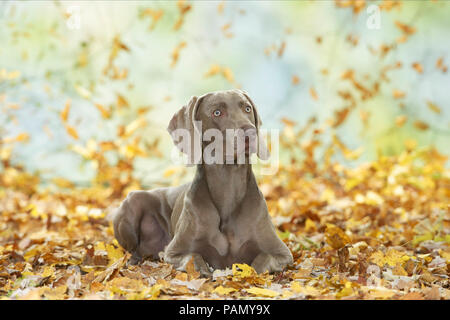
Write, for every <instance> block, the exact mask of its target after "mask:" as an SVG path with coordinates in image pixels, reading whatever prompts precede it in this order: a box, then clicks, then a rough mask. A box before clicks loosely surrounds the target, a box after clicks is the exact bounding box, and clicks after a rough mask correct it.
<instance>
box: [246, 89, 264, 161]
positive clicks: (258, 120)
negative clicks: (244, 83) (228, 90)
mask: <svg viewBox="0 0 450 320" xmlns="http://www.w3.org/2000/svg"><path fill="white" fill-rule="evenodd" d="M239 91H240V92H241V93H242V94H243V95H244V96H245V97H246V98H247V100H248V101H249V102H250V104H251V105H252V107H253V114H254V115H255V126H256V132H257V135H258V149H257V150H258V151H257V152H256V155H257V156H258V158H260V159H261V160H267V159H269V157H270V152H269V150H267V145H266V142H265V141H264V137H263V136H262V135H261V134H260V132H259V128H260V127H261V125H262V122H261V118H260V117H259V114H258V111H257V110H256V106H255V103H254V102H253V100H252V99H251V98H250V97H249V96H248V94H247V92H245V91H243V90H239Z"/></svg>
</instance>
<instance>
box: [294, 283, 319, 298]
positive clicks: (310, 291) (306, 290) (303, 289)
mask: <svg viewBox="0 0 450 320" xmlns="http://www.w3.org/2000/svg"><path fill="white" fill-rule="evenodd" d="M291 290H292V291H294V292H295V293H302V294H304V295H307V296H318V295H320V293H321V292H320V290H318V289H316V288H314V287H312V286H302V285H301V284H300V282H298V281H293V282H291Z"/></svg>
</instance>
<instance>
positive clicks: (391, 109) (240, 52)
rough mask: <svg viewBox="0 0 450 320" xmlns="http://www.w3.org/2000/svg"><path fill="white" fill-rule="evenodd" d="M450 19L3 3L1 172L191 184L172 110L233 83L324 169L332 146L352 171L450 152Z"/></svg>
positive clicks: (433, 9)
mask: <svg viewBox="0 0 450 320" xmlns="http://www.w3.org/2000/svg"><path fill="white" fill-rule="evenodd" d="M373 4H376V5H377V6H378V8H379V10H380V11H379V14H380V15H379V18H380V20H379V22H380V24H379V28H370V23H371V22H370V21H369V26H368V20H369V19H374V16H373V12H374V11H371V10H370V9H369V11H368V8H369V6H370V5H373ZM449 15H450V3H448V2H447V1H386V0H383V1H346V0H342V1H189V2H184V1H134V2H133V1H126V2H125V1H89V2H88V1H28V2H22V1H21V2H16V1H2V2H1V3H0V43H1V46H0V110H1V112H0V141H1V144H0V148H1V154H0V156H1V159H2V168H1V169H0V170H4V169H5V168H6V167H7V166H10V165H12V164H13V165H19V164H20V165H23V168H24V169H23V170H25V171H27V172H34V173H36V172H37V173H39V176H40V183H41V184H44V185H46V184H49V183H56V184H57V185H58V186H60V187H70V186H73V185H79V186H88V185H90V184H91V183H92V181H93V179H97V182H99V181H98V179H100V182H101V183H108V179H109V178H108V175H111V176H115V177H117V176H120V175H122V174H124V173H125V172H127V174H131V175H133V177H134V179H137V180H139V181H140V182H141V183H142V186H144V187H152V186H154V185H158V184H164V181H165V180H164V179H165V178H168V177H169V176H172V175H173V174H176V173H177V172H179V171H177V170H181V171H183V175H180V179H181V180H183V179H188V178H189V175H190V174H191V173H192V171H186V169H183V168H182V169H180V168H176V167H174V166H173V164H172V163H170V161H169V159H170V151H171V148H172V142H171V140H170V137H169V135H168V133H167V132H166V126H167V124H168V122H169V120H170V118H171V116H172V115H173V113H174V112H176V111H177V110H178V109H179V108H180V107H181V106H183V105H184V104H185V103H186V102H187V101H188V99H189V98H190V97H191V96H192V95H201V94H203V93H206V92H208V91H215V90H223V89H230V88H236V87H238V88H242V89H244V90H246V91H247V92H248V93H249V94H250V96H251V97H252V98H253V100H254V101H255V103H256V104H257V106H258V108H259V111H260V115H261V117H262V120H263V124H264V127H265V128H267V129H273V128H278V129H280V130H283V131H282V138H283V139H284V140H283V141H284V144H289V143H298V144H299V145H300V146H302V147H305V146H308V143H309V142H310V139H311V137H312V136H314V135H317V134H320V135H321V138H320V141H321V143H320V145H318V146H317V148H318V149H317V150H318V151H319V152H316V153H315V154H314V156H315V157H316V160H317V161H318V162H320V161H321V160H323V158H324V157H325V153H326V150H327V146H329V145H330V144H334V145H337V146H338V148H337V149H338V151H339V150H340V152H335V153H334V154H333V156H332V157H333V159H334V161H337V162H339V163H341V164H343V165H346V166H354V165H357V164H360V163H362V162H367V161H371V160H374V159H376V158H377V157H378V156H379V155H381V154H383V155H396V154H399V153H401V152H402V151H404V150H405V148H421V147H429V146H434V147H436V148H437V149H438V150H439V152H440V153H443V154H444V155H448V154H449V142H448V141H449V136H450V128H449V125H450V117H449V113H450V103H449V102H450V101H449V98H448V90H449V88H450V80H449V73H448V71H447V64H449V63H450V56H449V54H450V47H449V46H448V34H449V32H450V20H449V19H448V17H449ZM371 21H372V22H373V20H371ZM294 128H300V131H295V129H294ZM302 129H304V130H302ZM320 150H322V151H320ZM281 152H282V153H283V152H284V151H283V149H282V150H281ZM300 156H302V155H301V154H300ZM281 159H282V161H283V159H284V158H283V154H281ZM106 167H107V168H109V169H110V170H109V171H108V170H104V172H108V173H105V176H104V177H103V180H102V178H101V177H100V178H99V170H100V169H101V168H103V169H105V168H106ZM130 168H131V169H130ZM187 170H191V169H187ZM186 172H187V174H185V173H186ZM172 178H173V177H172ZM11 179H14V175H13V176H12V178H11ZM127 179H129V177H128V178H127V177H125V178H123V179H122V182H123V183H126V182H127ZM171 181H173V180H171Z"/></svg>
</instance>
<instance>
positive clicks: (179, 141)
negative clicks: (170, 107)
mask: <svg viewBox="0 0 450 320" xmlns="http://www.w3.org/2000/svg"><path fill="white" fill-rule="evenodd" d="M202 98H203V97H200V98H198V97H196V96H193V97H192V98H191V99H190V100H189V102H188V104H187V105H185V106H183V107H182V108H181V109H180V110H179V111H178V112H177V113H175V114H174V116H173V117H172V119H171V120H170V122H169V126H168V127H167V131H169V133H170V135H171V137H172V140H173V142H174V144H175V146H176V147H177V148H178V149H179V150H180V151H181V152H183V153H185V154H186V155H187V162H188V163H187V164H188V165H194V164H199V163H200V161H201V158H202V147H201V136H202V129H201V123H200V122H199V121H196V114H197V111H198V108H199V105H200V103H201V100H202Z"/></svg>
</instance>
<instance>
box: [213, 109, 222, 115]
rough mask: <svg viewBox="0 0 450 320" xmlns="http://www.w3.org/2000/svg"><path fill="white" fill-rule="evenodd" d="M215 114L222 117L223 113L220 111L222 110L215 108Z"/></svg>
mask: <svg viewBox="0 0 450 320" xmlns="http://www.w3.org/2000/svg"><path fill="white" fill-rule="evenodd" d="M213 115H214V117H220V116H221V115H222V112H220V110H214V112H213Z"/></svg>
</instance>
